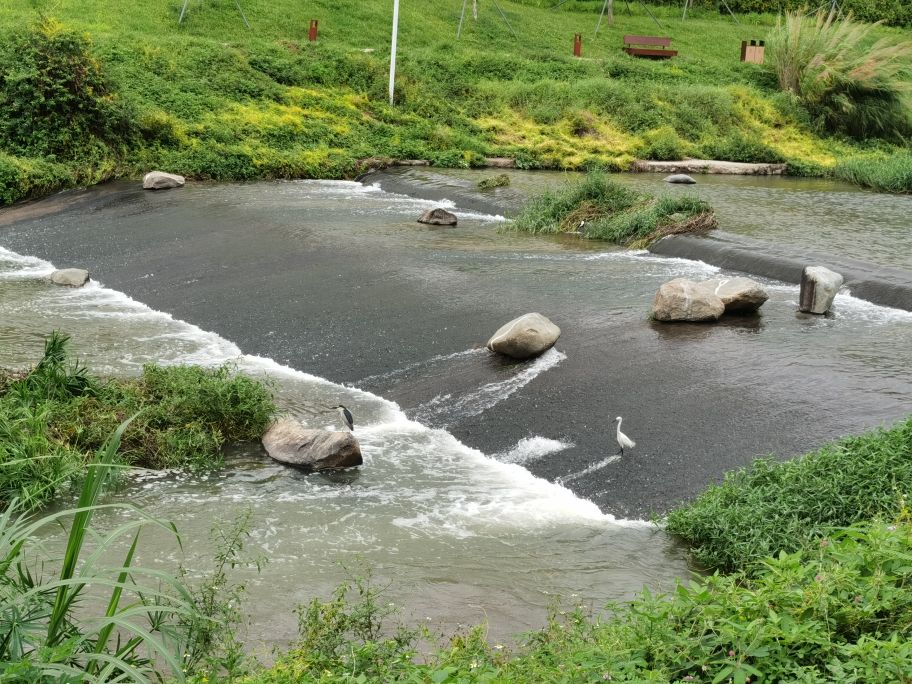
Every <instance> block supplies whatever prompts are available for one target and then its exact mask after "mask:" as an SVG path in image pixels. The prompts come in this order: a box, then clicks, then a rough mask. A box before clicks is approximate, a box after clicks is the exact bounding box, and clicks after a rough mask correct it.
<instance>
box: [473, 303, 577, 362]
mask: <svg viewBox="0 0 912 684" xmlns="http://www.w3.org/2000/svg"><path fill="white" fill-rule="evenodd" d="M560 334H561V330H560V328H558V327H557V326H556V325H554V323H552V322H551V321H549V320H548V319H547V318H545V317H544V316H542V315H541V314H540V313H527V314H525V315H523V316H520V317H519V318H514V319H513V320H512V321H510V322H509V323H507V324H506V325H503V326H501V327H500V328H498V330H497V332H496V333H494V335H492V336H491V339H490V340H488V343H487V344H486V345H485V346H486V347H487V348H488V349H490V350H491V351H493V352H497V353H498V354H505V355H506V356H510V357H513V358H514V359H530V358H532V357H533V356H538V355H539V354H542V353H543V352H545V351H547V350H548V349H550V348H551V347H553V346H554V343H555V342H557V338H558V337H560Z"/></svg>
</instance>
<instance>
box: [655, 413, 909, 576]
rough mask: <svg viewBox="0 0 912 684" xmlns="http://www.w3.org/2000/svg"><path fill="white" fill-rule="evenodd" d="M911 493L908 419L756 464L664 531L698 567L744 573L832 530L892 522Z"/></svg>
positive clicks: (673, 518) (679, 513)
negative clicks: (679, 540)
mask: <svg viewBox="0 0 912 684" xmlns="http://www.w3.org/2000/svg"><path fill="white" fill-rule="evenodd" d="M910 495H912V419H909V420H906V421H905V422H903V423H900V424H898V425H896V426H895V427H893V428H891V429H889V430H875V431H873V432H869V433H867V434H864V435H861V436H858V437H850V438H847V439H844V440H842V441H839V442H836V443H834V444H829V445H827V446H824V447H823V448H821V449H820V450H818V451H815V452H813V453H810V454H807V455H805V456H802V457H801V458H797V459H794V460H791V461H785V462H781V463H777V462H772V461H768V460H758V461H755V462H754V463H753V464H752V465H751V466H750V467H749V468H746V469H744V470H739V471H736V472H732V473H729V474H728V475H727V476H726V478H725V481H724V482H723V483H722V484H720V485H716V486H712V487H709V488H708V489H707V490H706V491H705V492H704V493H703V494H701V495H700V496H699V497H698V498H697V499H695V500H694V501H692V502H690V503H689V504H686V505H684V506H682V507H680V508H678V509H676V510H674V511H672V512H671V513H670V514H669V515H668V520H667V529H668V531H669V532H671V533H672V534H675V535H678V536H679V537H681V538H682V539H684V540H685V541H686V542H687V543H688V545H689V546H690V548H691V553H693V555H694V558H695V559H696V560H697V561H699V562H700V563H702V564H704V565H705V566H707V567H710V568H717V569H721V570H724V571H734V570H748V571H749V570H751V569H753V568H756V567H758V566H760V565H761V564H762V563H763V562H764V558H766V557H767V556H776V555H778V554H779V553H780V552H783V551H784V552H793V551H796V550H798V549H800V548H803V547H807V546H813V545H814V544H815V543H816V541H817V540H818V539H819V538H821V537H822V536H825V535H826V534H828V531H829V530H831V529H834V528H839V527H848V526H850V525H854V524H857V523H859V522H862V521H865V520H873V519H878V518H879V519H886V520H891V519H893V518H895V517H897V516H899V515H900V514H902V512H903V510H904V508H905V506H906V505H907V499H908V497H909V496H910Z"/></svg>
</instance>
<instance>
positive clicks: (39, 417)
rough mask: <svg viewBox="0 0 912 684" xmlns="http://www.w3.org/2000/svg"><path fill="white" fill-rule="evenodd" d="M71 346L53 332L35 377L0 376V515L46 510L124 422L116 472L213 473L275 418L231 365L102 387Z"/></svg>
mask: <svg viewBox="0 0 912 684" xmlns="http://www.w3.org/2000/svg"><path fill="white" fill-rule="evenodd" d="M67 343H68V338H67V336H65V335H61V334H58V333H54V334H52V335H51V336H50V337H49V338H48V339H47V341H46V343H45V350H44V356H43V358H42V359H41V361H40V362H39V363H38V364H37V365H36V366H35V367H34V368H32V369H31V370H29V371H27V372H19V373H14V372H9V371H0V509H3V508H6V507H7V506H9V505H10V504H11V502H12V501H13V500H18V501H19V505H20V507H21V508H24V509H34V508H37V507H40V506H42V505H44V504H45V503H47V502H49V501H52V500H53V499H54V498H55V497H56V496H58V495H59V494H60V493H61V492H62V491H65V489H66V488H67V487H68V486H69V485H70V484H71V483H73V482H74V481H78V480H79V479H80V478H82V477H84V476H85V473H86V464H87V463H88V462H89V461H90V460H91V458H92V455H93V454H94V453H95V452H97V451H98V450H99V449H101V448H102V446H103V445H104V444H105V442H106V440H107V439H108V436H109V435H110V434H111V433H112V432H113V431H114V430H115V429H116V428H117V426H118V425H119V424H120V423H121V422H122V421H124V420H125V419H126V418H128V417H130V416H135V417H134V418H133V420H132V422H131V424H130V426H129V428H127V429H126V431H125V432H124V433H123V435H122V437H121V439H120V445H119V449H120V450H119V459H120V462H121V463H123V464H128V465H133V466H140V467H145V468H173V467H191V468H212V467H216V466H218V465H219V464H220V459H221V447H222V446H223V445H224V444H225V443H226V442H235V441H244V440H250V439H256V438H259V437H260V436H261V435H262V433H263V431H264V430H265V428H266V426H267V424H268V423H269V421H270V420H271V418H272V416H273V414H274V413H275V403H274V401H273V398H272V395H271V393H270V392H269V391H268V389H267V388H266V387H264V386H263V385H262V384H261V383H259V382H257V381H255V380H252V379H251V378H248V377H246V376H243V375H239V374H235V373H232V372H231V369H230V368H229V367H227V366H223V367H221V368H217V369H205V368H201V367H197V366H172V367H161V366H156V365H147V366H145V367H144V368H143V372H142V375H141V376H140V377H138V378H131V379H113V380H106V381H102V380H99V379H98V378H96V377H95V376H93V375H92V374H91V373H90V372H89V371H88V370H87V369H86V368H84V367H83V366H81V365H80V364H79V363H78V362H75V361H72V360H70V359H69V358H68V353H67Z"/></svg>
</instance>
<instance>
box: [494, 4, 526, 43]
mask: <svg viewBox="0 0 912 684" xmlns="http://www.w3.org/2000/svg"><path fill="white" fill-rule="evenodd" d="M491 2H493V3H494V7H496V8H497V11H498V12H500V18H501V19H503V20H504V23H505V24H506V25H507V28H508V29H510V33H512V34H513V37H514V38H516V40H519V36H517V35H516V31H514V30H513V27H512V26H510V21H509V20H508V19H507V15H506V14H504V13H503V10H502V9H500V5H498V4H497V0H491Z"/></svg>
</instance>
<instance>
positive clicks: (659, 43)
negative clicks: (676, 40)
mask: <svg viewBox="0 0 912 684" xmlns="http://www.w3.org/2000/svg"><path fill="white" fill-rule="evenodd" d="M647 45H648V46H649V47H644V46H647ZM638 46H639V47H638ZM670 46H671V38H661V37H659V36H624V52H626V53H627V54H628V55H633V56H634V57H650V58H652V59H668V58H670V57H674V56H675V55H677V54H678V51H677V50H671V49H669V48H670Z"/></svg>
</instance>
